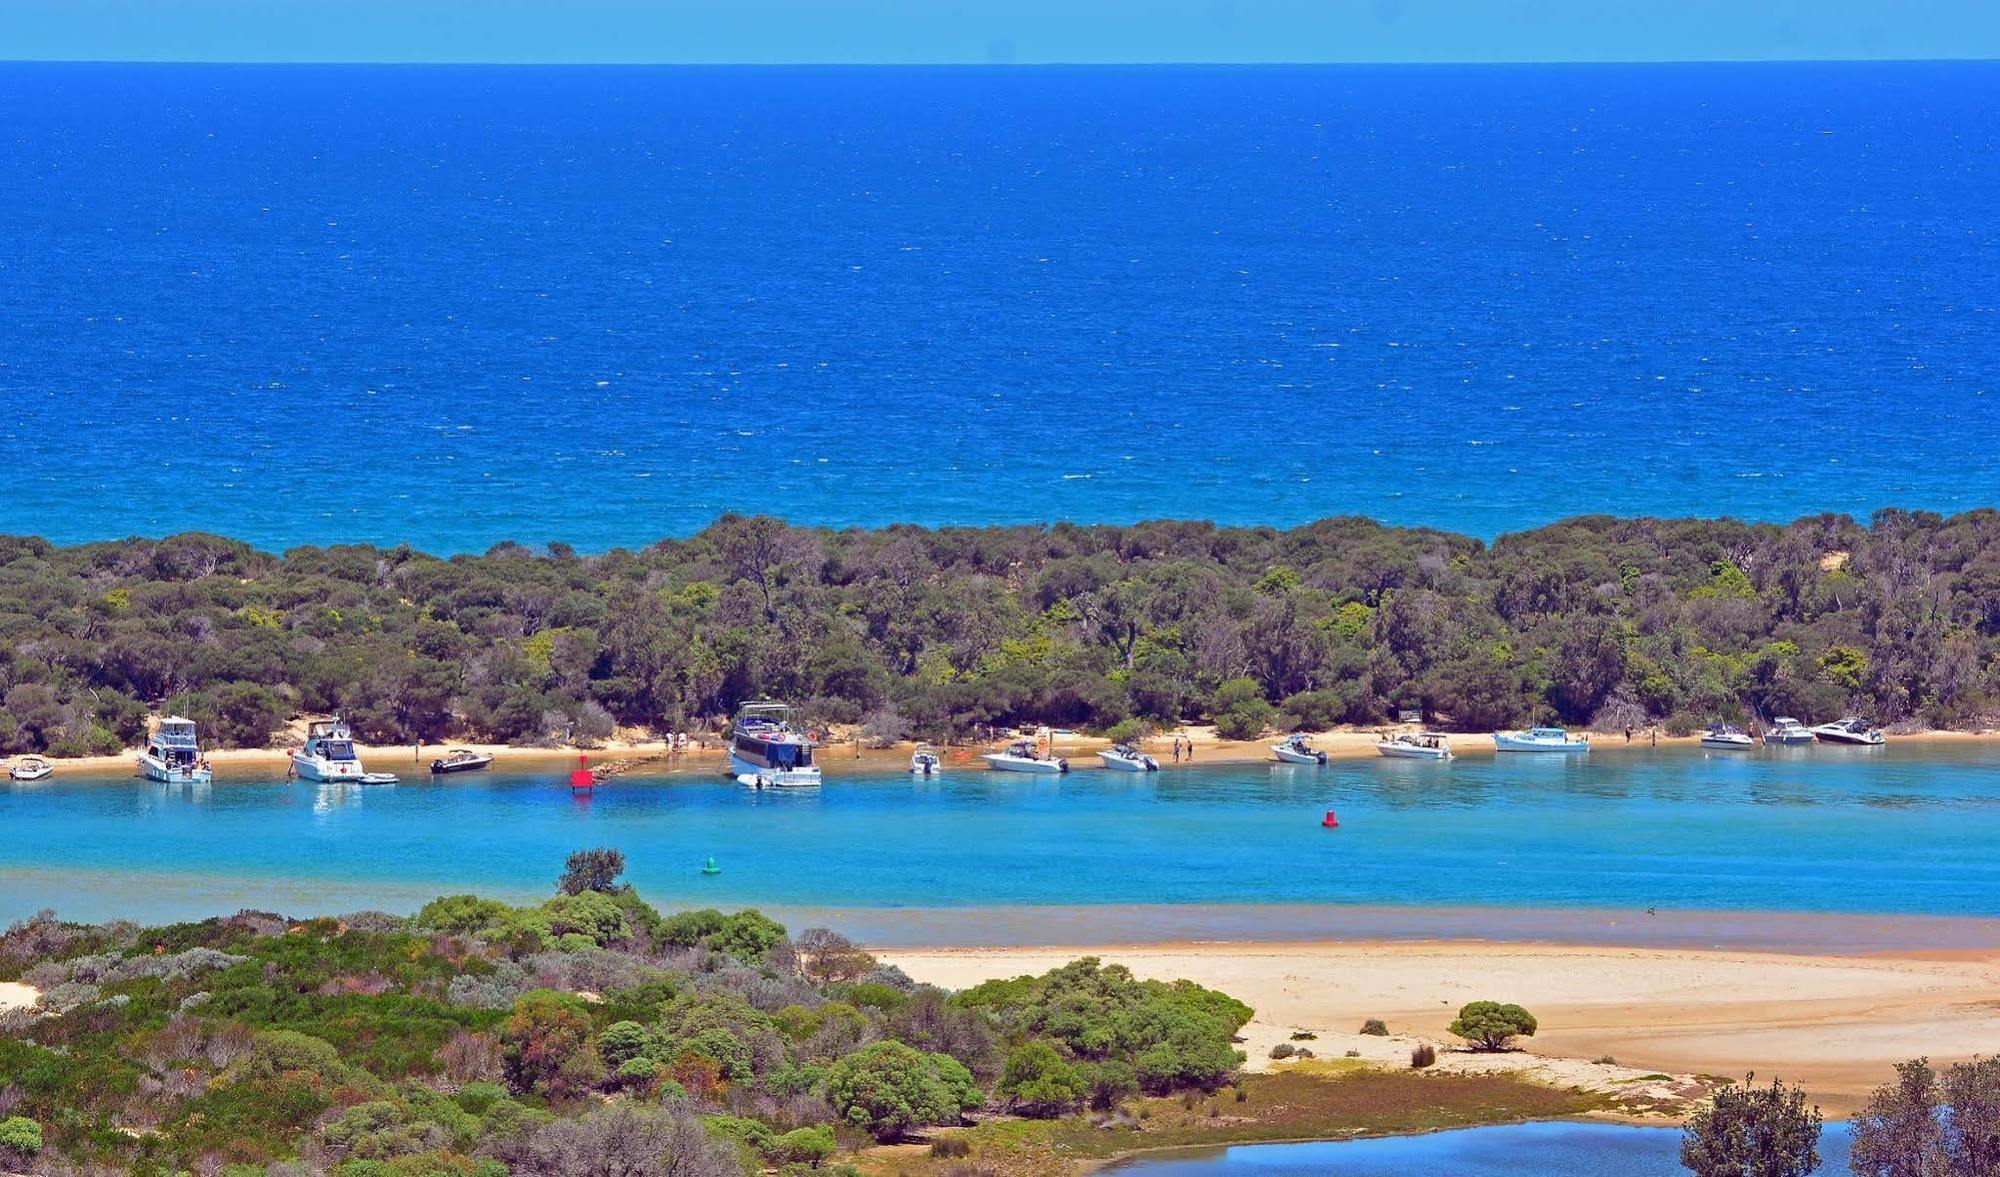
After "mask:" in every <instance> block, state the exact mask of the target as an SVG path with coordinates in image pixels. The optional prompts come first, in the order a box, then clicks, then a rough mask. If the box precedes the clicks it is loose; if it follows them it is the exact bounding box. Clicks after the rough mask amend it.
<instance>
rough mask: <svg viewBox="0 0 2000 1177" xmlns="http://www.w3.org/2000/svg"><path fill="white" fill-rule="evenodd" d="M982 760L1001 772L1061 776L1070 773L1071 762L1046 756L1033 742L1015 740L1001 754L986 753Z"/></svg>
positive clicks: (989, 766)
mask: <svg viewBox="0 0 2000 1177" xmlns="http://www.w3.org/2000/svg"><path fill="white" fill-rule="evenodd" d="M979 758H980V759H981V760H984V761H985V762H986V766H987V767H988V768H992V769H997V770H998V771H1000V772H1040V773H1052V774H1060V773H1065V772H1068V771H1069V761H1067V760H1064V759H1063V758H1062V757H1060V756H1044V755H1042V754H1041V752H1039V751H1038V750H1036V748H1035V741H1033V740H1015V741H1014V742H1013V743H1011V744H1009V745H1007V747H1006V748H1005V749H1004V750H1002V751H999V752H984V753H981V754H980V757H979Z"/></svg>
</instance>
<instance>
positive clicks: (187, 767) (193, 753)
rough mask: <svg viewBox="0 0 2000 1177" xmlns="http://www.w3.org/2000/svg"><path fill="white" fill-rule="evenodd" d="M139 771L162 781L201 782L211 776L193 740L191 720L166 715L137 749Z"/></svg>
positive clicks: (170, 782) (203, 783) (180, 783)
mask: <svg viewBox="0 0 2000 1177" xmlns="http://www.w3.org/2000/svg"><path fill="white" fill-rule="evenodd" d="M139 771H140V772H142V773H144V774H145V775H146V779H147V780H149V781H158V782H160V783H161V784H163V785H205V784H208V783H209V782H210V781H211V780H213V779H214V774H213V773H212V772H211V771H210V769H209V767H208V761H206V760H204V759H202V756H201V747H200V745H199V743H197V741H196V740H195V728H194V720H192V719H187V718H184V717H182V716H179V715H169V716H167V717H166V718H165V719H162V720H161V721H160V726H159V728H158V729H157V730H155V731H154V732H153V736H152V738H151V739H149V740H147V741H146V750H145V751H143V752H141V753H139Z"/></svg>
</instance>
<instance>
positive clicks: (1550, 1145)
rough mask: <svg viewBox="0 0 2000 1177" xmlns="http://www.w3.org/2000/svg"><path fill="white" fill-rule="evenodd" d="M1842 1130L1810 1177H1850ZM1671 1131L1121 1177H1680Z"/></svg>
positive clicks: (1521, 1129)
mask: <svg viewBox="0 0 2000 1177" xmlns="http://www.w3.org/2000/svg"><path fill="white" fill-rule="evenodd" d="M1848 1140H1849V1136H1848V1130H1847V1125H1845V1124H1829V1125H1827V1127H1826V1130H1825V1132H1824V1134H1823V1135H1822V1136H1821V1138H1820V1146H1819V1155H1820V1161H1821V1164H1820V1167H1819V1169H1818V1177H1852V1174H1853V1170H1852V1169H1850V1168H1848V1165H1847V1151H1848ZM1680 1145H1681V1133H1680V1130H1679V1129H1678V1128H1629V1127H1624V1126H1622V1125H1612V1124H1567V1123H1556V1124H1507V1125H1501V1126H1498V1127H1491V1128H1466V1129H1462V1130H1459V1131H1455V1132H1435V1133H1431V1134H1430V1135H1427V1136H1389V1137H1382V1138H1380V1139H1373V1140H1354V1141H1346V1142H1342V1143H1315V1144H1254V1145H1244V1146H1241V1147H1238V1148H1227V1149H1217V1150H1215V1151H1213V1152H1205V1153H1201V1154H1198V1155H1196V1154H1187V1155H1182V1156H1176V1157H1170V1158H1165V1157H1163V1158H1159V1159H1154V1160H1141V1161H1134V1162H1132V1163H1130V1164H1125V1165H1120V1166H1117V1167H1116V1168H1114V1169H1112V1170H1110V1172H1113V1173H1117V1174H1119V1177H1521V1175H1522V1174H1527V1173H1532V1174H1535V1175H1536V1177H1686V1173H1687V1170H1685V1169H1683V1168H1681V1166H1680Z"/></svg>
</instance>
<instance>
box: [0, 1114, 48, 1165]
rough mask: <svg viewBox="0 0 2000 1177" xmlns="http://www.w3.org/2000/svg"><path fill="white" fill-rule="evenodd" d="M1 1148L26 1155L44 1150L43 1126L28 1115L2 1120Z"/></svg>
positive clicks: (0, 1124) (0, 1131) (0, 1123)
mask: <svg viewBox="0 0 2000 1177" xmlns="http://www.w3.org/2000/svg"><path fill="white" fill-rule="evenodd" d="M0 1149H13V1150H14V1151H15V1152H17V1153H21V1154H23V1155H25V1156H34V1155H35V1154H36V1153H38V1152H40V1151H42V1126H41V1124H39V1123H37V1122H36V1121H34V1120H31V1119H29V1118H28V1117H26V1116H8V1117H7V1118H6V1119H4V1120H0Z"/></svg>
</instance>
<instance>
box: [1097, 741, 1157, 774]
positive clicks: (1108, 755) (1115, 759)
mask: <svg viewBox="0 0 2000 1177" xmlns="http://www.w3.org/2000/svg"><path fill="white" fill-rule="evenodd" d="M1097 758H1098V759H1099V760H1102V761H1103V762H1104V767H1106V768H1110V769H1116V770H1117V771H1119V772H1158V771H1160V762H1159V761H1157V760H1155V759H1153V758H1152V757H1151V756H1148V755H1146V754H1145V753H1144V752H1141V751H1139V750H1138V749H1137V748H1134V747H1133V746H1132V745H1130V744H1119V745H1117V746H1115V747H1111V748H1106V749H1105V750H1104V751H1102V752H1099V753H1098V754H1097Z"/></svg>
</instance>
